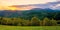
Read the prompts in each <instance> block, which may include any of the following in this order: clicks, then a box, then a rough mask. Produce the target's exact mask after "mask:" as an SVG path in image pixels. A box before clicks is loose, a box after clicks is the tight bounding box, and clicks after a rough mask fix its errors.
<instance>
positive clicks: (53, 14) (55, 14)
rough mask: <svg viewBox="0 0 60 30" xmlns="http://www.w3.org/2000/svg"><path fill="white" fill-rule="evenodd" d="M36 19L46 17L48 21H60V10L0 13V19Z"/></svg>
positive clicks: (8, 11) (38, 9)
mask: <svg viewBox="0 0 60 30" xmlns="http://www.w3.org/2000/svg"><path fill="white" fill-rule="evenodd" d="M34 16H35V17H37V18H39V19H43V18H45V17H48V18H49V19H52V18H53V19H57V20H60V10H52V9H49V8H48V9H40V8H34V9H31V10H26V11H18V10H15V11H12V10H4V11H0V17H9V18H14V17H15V18H17V17H20V18H24V19H31V18H32V17H34Z"/></svg>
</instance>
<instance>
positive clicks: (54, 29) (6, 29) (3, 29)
mask: <svg viewBox="0 0 60 30" xmlns="http://www.w3.org/2000/svg"><path fill="white" fill-rule="evenodd" d="M0 30H60V26H5V25H0Z"/></svg>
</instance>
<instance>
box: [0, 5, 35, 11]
mask: <svg viewBox="0 0 60 30" xmlns="http://www.w3.org/2000/svg"><path fill="white" fill-rule="evenodd" d="M32 8H34V6H20V5H13V6H1V7H0V10H29V9H32Z"/></svg>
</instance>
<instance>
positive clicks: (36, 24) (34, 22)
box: [31, 17, 40, 26]
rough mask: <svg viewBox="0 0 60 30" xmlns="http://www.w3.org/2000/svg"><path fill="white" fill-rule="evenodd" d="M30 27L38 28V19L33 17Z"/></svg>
mask: <svg viewBox="0 0 60 30" xmlns="http://www.w3.org/2000/svg"><path fill="white" fill-rule="evenodd" d="M31 25H33V26H39V25H40V20H39V19H38V18H36V17H33V18H32V19H31Z"/></svg>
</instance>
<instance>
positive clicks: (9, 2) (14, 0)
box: [0, 0, 60, 10]
mask: <svg viewBox="0 0 60 30" xmlns="http://www.w3.org/2000/svg"><path fill="white" fill-rule="evenodd" d="M56 1H60V0H0V10H5V9H6V10H16V9H19V10H25V9H31V8H32V7H31V6H27V7H19V8H16V7H9V6H13V5H29V4H46V3H48V2H56Z"/></svg>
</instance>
